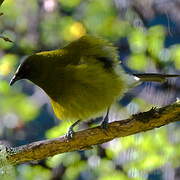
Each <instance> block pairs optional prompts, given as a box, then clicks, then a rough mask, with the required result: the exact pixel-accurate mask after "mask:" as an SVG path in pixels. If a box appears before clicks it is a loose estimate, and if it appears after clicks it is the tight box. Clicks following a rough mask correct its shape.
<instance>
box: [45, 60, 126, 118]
mask: <svg viewBox="0 0 180 180" xmlns="http://www.w3.org/2000/svg"><path fill="white" fill-rule="evenodd" d="M56 79H58V80H56V81H51V83H50V84H49V85H50V86H52V87H53V88H50V89H49V88H45V91H46V93H47V94H48V95H49V96H50V99H51V104H52V107H53V109H54V112H55V114H56V116H57V117H58V118H59V119H61V120H71V121H75V120H86V119H90V118H93V117H97V116H101V115H102V114H103V112H105V111H106V110H107V108H108V107H110V106H111V104H113V103H114V102H115V101H116V100H117V99H118V98H119V97H120V96H121V95H122V93H123V92H124V90H125V86H124V85H125V82H124V81H123V78H122V77H121V76H120V75H119V74H116V73H115V72H114V71H107V70H105V69H104V68H103V67H102V66H98V65H96V66H95V65H86V64H82V65H78V66H75V65H69V66H67V67H66V68H64V69H61V70H59V73H57V74H56ZM48 87H49V86H48Z"/></svg>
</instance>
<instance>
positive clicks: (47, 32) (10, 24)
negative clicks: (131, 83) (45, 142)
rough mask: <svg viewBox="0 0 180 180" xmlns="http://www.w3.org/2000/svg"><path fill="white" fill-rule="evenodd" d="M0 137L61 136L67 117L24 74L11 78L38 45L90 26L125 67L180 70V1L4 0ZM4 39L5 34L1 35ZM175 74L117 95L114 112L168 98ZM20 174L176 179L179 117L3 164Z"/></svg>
mask: <svg viewBox="0 0 180 180" xmlns="http://www.w3.org/2000/svg"><path fill="white" fill-rule="evenodd" d="M0 12H2V13H3V14H4V15H2V16H0V30H1V31H0V37H2V36H3V37H6V38H9V39H10V40H11V41H13V42H8V41H5V40H3V38H2V39H0V139H1V144H4V145H10V146H19V145H24V144H27V143H30V142H34V141H38V140H42V139H46V138H53V137H57V136H60V135H63V134H64V133H65V132H66V130H67V127H68V126H69V125H70V123H66V122H61V121H59V120H57V119H56V117H55V116H54V114H53V111H52V109H51V106H50V105H49V101H48V97H47V96H46V95H45V93H44V92H43V91H42V90H41V89H40V88H39V87H37V86H35V85H34V84H32V83H31V82H29V81H25V80H22V81H20V82H18V83H16V84H15V85H14V86H13V87H10V86H9V84H8V82H9V80H10V78H11V77H12V76H13V73H14V71H15V69H16V68H17V66H18V65H19V63H20V62H21V61H22V60H23V59H24V58H25V57H26V56H27V55H30V54H32V53H35V52H39V51H44V50H52V49H56V48H61V47H63V46H64V45H66V44H68V43H69V42H71V41H73V40H75V39H77V38H79V37H81V36H82V35H84V34H86V33H89V34H93V35H98V36H100V37H103V38H105V39H108V40H109V41H111V42H112V43H114V45H115V46H117V47H118V50H119V56H120V59H121V61H122V63H121V64H122V66H123V68H124V70H125V71H126V72H128V73H135V72H159V73H180V71H179V70H180V44H179V43H180V1H177V0H176V1H175V0H143V1H142V0H134V1H132V0H28V1H27V0H5V1H4V2H3V4H2V6H1V7H0ZM6 40H7V39H6ZM178 97H180V81H179V80H178V79H176V78H174V79H172V80H169V81H168V82H166V83H163V84H158V83H143V84H142V85H141V86H139V87H137V88H134V89H133V90H131V91H130V92H128V93H127V94H126V95H125V96H124V97H123V99H122V100H121V101H120V102H119V104H121V106H122V108H121V109H120V110H119V109H118V108H117V109H118V111H117V114H118V115H116V113H114V114H113V115H112V116H113V117H112V119H117V118H118V119H125V118H127V117H129V116H130V115H131V114H134V113H137V112H140V111H146V110H149V109H150V108H151V107H154V106H156V107H159V106H164V105H167V104H170V103H172V102H174V101H176V98H178ZM1 175H2V176H3V178H4V179H18V180H95V179H98V180H110V179H112V180H129V179H135V180H179V179H180V124H179V123H178V122H177V123H173V124H170V125H167V126H164V127H161V128H158V129H154V130H151V131H149V132H143V133H139V134H136V135H132V136H128V137H124V138H118V139H115V140H113V141H111V142H108V143H105V144H102V145H99V146H95V147H94V148H93V149H92V150H87V151H78V152H71V153H64V154H60V155H56V156H54V157H52V158H48V159H45V160H42V161H40V162H32V163H25V164H21V165H17V166H15V167H11V168H10V169H9V170H8V171H7V172H4V170H3V169H1Z"/></svg>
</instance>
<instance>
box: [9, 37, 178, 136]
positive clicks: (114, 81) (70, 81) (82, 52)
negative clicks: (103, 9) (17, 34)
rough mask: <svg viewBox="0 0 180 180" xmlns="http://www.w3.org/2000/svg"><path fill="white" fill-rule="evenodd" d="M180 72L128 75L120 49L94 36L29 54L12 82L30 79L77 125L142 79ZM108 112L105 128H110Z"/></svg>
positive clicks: (100, 112)
mask: <svg viewBox="0 0 180 180" xmlns="http://www.w3.org/2000/svg"><path fill="white" fill-rule="evenodd" d="M177 76H180V75H162V74H136V75H134V76H132V75H128V74H126V73H125V72H124V71H123V70H122V69H121V67H120V65H119V60H118V52H117V49H116V48H115V47H114V46H113V45H112V44H111V43H109V42H107V41H106V40H103V39H101V38H97V37H94V36H90V35H85V36H83V37H81V38H80V39H78V40H76V41H74V42H72V43H70V44H69V45H67V46H66V47H64V48H62V49H57V50H53V51H45V52H40V53H36V54H33V55H31V56H29V57H28V58H27V59H25V61H24V62H23V63H22V64H20V66H19V67H18V69H17V71H16V73H15V75H14V77H13V78H12V80H11V81H10V85H12V84H14V82H15V81H17V80H20V79H29V80H30V81H32V82H33V83H35V84H36V85H38V86H39V87H41V88H42V89H43V90H44V91H45V92H46V93H47V95H48V96H49V97H50V101H51V104H52V107H53V110H54V112H55V115H56V116H57V118H59V119H61V120H70V121H72V122H74V124H73V125H72V126H71V127H70V128H69V131H68V133H67V136H68V137H69V138H71V137H72V135H73V132H74V131H73V127H74V126H75V125H76V124H77V123H78V122H79V121H81V120H88V119H91V118H95V117H100V116H102V115H104V114H106V113H107V112H108V109H110V108H111V105H112V104H114V103H115V102H116V101H117V100H119V99H120V98H121V97H122V96H123V94H124V93H125V92H126V91H127V90H128V89H129V88H131V87H134V86H135V85H137V84H139V82H140V81H157V82H161V81H164V80H166V78H167V77H177ZM107 123H108V116H107V115H106V116H105V118H104V120H103V123H102V127H104V128H105V127H106V126H107Z"/></svg>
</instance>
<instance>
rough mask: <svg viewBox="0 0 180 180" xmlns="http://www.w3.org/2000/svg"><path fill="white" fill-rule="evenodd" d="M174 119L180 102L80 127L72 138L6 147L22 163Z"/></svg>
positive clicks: (11, 159) (11, 157) (10, 157)
mask: <svg viewBox="0 0 180 180" xmlns="http://www.w3.org/2000/svg"><path fill="white" fill-rule="evenodd" d="M175 121H180V102H177V103H174V104H172V105H169V106H166V107H163V108H158V109H151V110H150V111H148V112H143V113H139V114H136V115H133V116H132V117H131V118H129V119H126V120H123V121H116V122H112V123H110V124H109V126H108V129H107V130H102V129H101V127H100V126H98V127H95V128H91V129H86V130H83V131H79V132H77V133H75V135H74V137H73V139H71V140H69V141H68V140H67V139H66V138H65V137H64V136H62V137H59V138H55V139H49V140H43V141H38V142H34V143H31V144H27V145H24V146H20V147H15V148H12V147H11V148H10V147H6V152H7V160H8V162H9V163H10V164H20V163H24V162H28V161H34V160H41V159H45V158H47V157H50V156H53V155H56V154H60V153H64V152H71V151H76V150H85V149H89V148H91V146H92V145H97V144H102V143H104V142H107V141H110V140H112V139H114V138H117V137H123V136H128V135H132V134H135V133H139V132H143V131H147V130H151V129H154V128H157V127H161V126H164V125H166V124H169V123H171V122H175Z"/></svg>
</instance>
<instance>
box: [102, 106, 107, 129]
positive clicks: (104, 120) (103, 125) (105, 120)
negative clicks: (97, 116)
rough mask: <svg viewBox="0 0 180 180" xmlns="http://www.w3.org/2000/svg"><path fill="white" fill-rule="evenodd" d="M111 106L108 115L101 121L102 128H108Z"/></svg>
mask: <svg viewBox="0 0 180 180" xmlns="http://www.w3.org/2000/svg"><path fill="white" fill-rule="evenodd" d="M108 116H109V108H108V110H107V113H106V115H105V116H104V117H103V121H102V123H101V128H102V129H107V128H108V122H109V117H108Z"/></svg>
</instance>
